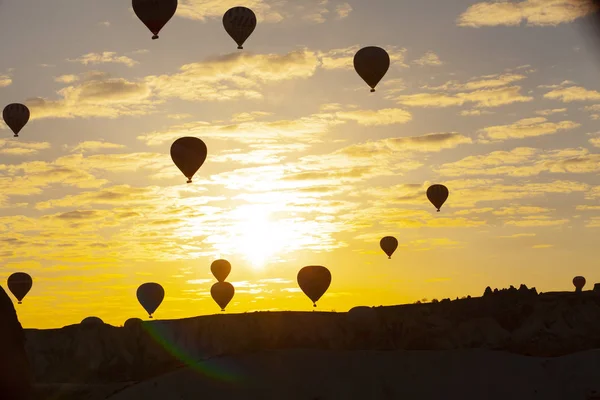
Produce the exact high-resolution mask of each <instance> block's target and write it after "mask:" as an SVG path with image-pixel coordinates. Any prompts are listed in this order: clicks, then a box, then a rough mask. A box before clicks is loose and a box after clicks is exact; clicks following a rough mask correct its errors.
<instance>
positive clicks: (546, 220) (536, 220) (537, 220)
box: [504, 216, 569, 228]
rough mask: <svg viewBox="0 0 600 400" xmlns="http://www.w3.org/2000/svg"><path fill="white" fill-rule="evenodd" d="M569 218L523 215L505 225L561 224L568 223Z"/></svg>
mask: <svg viewBox="0 0 600 400" xmlns="http://www.w3.org/2000/svg"><path fill="white" fill-rule="evenodd" d="M568 222H569V220H568V219H566V218H563V219H552V217H550V216H531V217H523V218H521V219H519V220H512V221H506V222H505V223H504V224H505V225H511V226H518V227H521V228H530V227H541V226H559V225H564V224H566V223H568Z"/></svg>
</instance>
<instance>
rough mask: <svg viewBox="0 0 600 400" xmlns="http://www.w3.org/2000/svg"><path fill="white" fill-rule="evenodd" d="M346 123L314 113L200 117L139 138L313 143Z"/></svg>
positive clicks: (156, 142) (149, 142)
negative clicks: (225, 120) (229, 119)
mask: <svg viewBox="0 0 600 400" xmlns="http://www.w3.org/2000/svg"><path fill="white" fill-rule="evenodd" d="M345 123H346V121H344V120H340V119H338V118H335V116H333V115H330V114H313V115H309V116H306V117H302V118H299V119H296V120H276V121H248V122H241V123H237V124H228V125H211V124H209V123H207V122H203V121H200V122H190V123H186V124H181V125H176V126H172V127H170V128H169V129H167V130H165V131H154V132H150V133H146V134H143V135H140V136H138V139H139V140H141V141H143V142H145V143H146V144H147V145H150V146H153V145H159V144H161V143H165V142H170V141H173V140H175V139H177V138H178V137H181V136H198V137H202V138H212V139H218V140H235V141H238V142H241V143H248V144H252V143H262V144H263V145H264V144H266V143H275V144H277V143H281V141H282V140H294V141H299V142H304V143H312V142H316V141H318V139H319V137H320V136H322V135H323V134H325V133H327V131H328V130H329V129H330V128H331V127H333V126H336V125H341V124H345Z"/></svg>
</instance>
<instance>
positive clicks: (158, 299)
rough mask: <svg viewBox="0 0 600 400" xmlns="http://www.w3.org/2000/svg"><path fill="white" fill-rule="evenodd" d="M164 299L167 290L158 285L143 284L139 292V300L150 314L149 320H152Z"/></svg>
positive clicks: (152, 283) (151, 283)
mask: <svg viewBox="0 0 600 400" xmlns="http://www.w3.org/2000/svg"><path fill="white" fill-rule="evenodd" d="M164 298H165V289H163V287H162V286H161V285H159V284H158V283H154V282H147V283H143V284H142V285H140V287H139V288H138V290H137V299H138V301H139V302H140V304H141V305H142V307H144V310H146V312H147V313H148V318H152V314H153V313H154V312H155V311H156V309H157V308H158V306H160V303H162V301H163V299H164Z"/></svg>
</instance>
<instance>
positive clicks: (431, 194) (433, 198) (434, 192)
mask: <svg viewBox="0 0 600 400" xmlns="http://www.w3.org/2000/svg"><path fill="white" fill-rule="evenodd" d="M448 193H449V192H448V188H447V187H446V186H444V185H431V186H429V188H428V189H427V198H428V199H429V201H430V202H431V204H433V205H434V206H435V208H437V211H438V212H440V208H441V207H442V205H443V204H444V203H445V202H446V200H447V199H448Z"/></svg>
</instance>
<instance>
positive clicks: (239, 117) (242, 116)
mask: <svg viewBox="0 0 600 400" xmlns="http://www.w3.org/2000/svg"><path fill="white" fill-rule="evenodd" d="M269 115H273V113H272V112H265V111H251V112H243V113H238V114H234V115H233V116H232V117H231V122H248V121H254V120H256V119H258V118H260V117H268V116H269Z"/></svg>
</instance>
